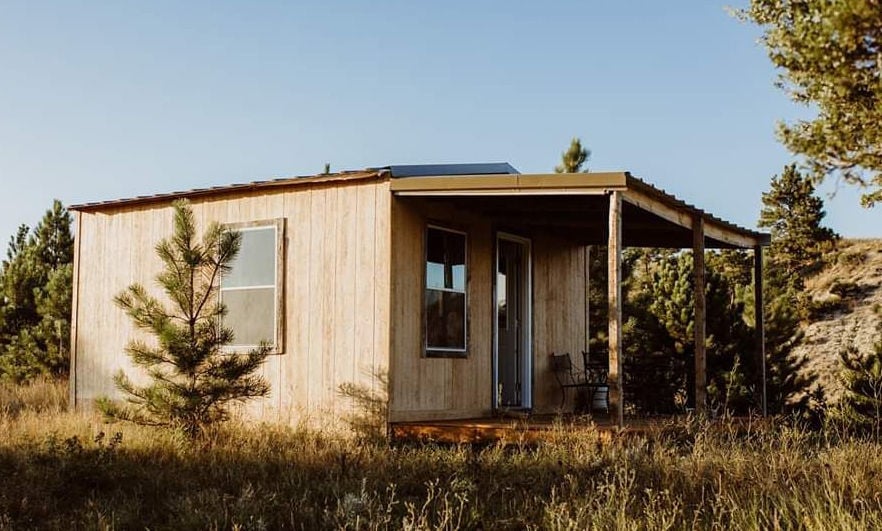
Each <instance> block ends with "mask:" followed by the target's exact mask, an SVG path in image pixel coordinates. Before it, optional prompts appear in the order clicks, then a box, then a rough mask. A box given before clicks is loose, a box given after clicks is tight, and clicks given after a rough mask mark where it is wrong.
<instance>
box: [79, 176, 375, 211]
mask: <svg viewBox="0 0 882 531" xmlns="http://www.w3.org/2000/svg"><path fill="white" fill-rule="evenodd" d="M368 179H389V172H388V170H380V171H353V172H341V173H332V174H329V175H315V176H305V177H285V178H282V179H273V180H270V181H254V182H250V183H241V184H231V185H226V186H213V187H211V188H197V189H195V190H186V191H180V192H170V193H165V194H155V195H142V196H138V197H130V198H125V199H115V200H112V201H97V202H93V203H83V204H79V205H72V206H70V207H68V209H69V210H74V211H79V212H91V211H98V210H104V209H110V208H116V207H128V206H140V205H147V204H151V203H162V202H167V201H173V200H176V199H185V198H186V199H195V198H203V197H211V196H223V195H229V194H237V193H243V192H252V191H267V192H268V191H273V190H276V189H282V188H290V187H297V186H307V185H311V184H322V183H333V182H350V181H362V180H368Z"/></svg>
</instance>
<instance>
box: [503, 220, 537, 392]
mask: <svg viewBox="0 0 882 531" xmlns="http://www.w3.org/2000/svg"><path fill="white" fill-rule="evenodd" d="M496 242H497V247H496V249H497V251H496V252H497V255H496V289H495V292H496V311H495V314H496V382H495V384H496V390H495V391H496V397H495V399H496V400H495V402H496V407H505V408H511V407H515V408H517V407H530V406H531V400H530V352H529V350H530V342H529V324H530V318H529V243H528V242H527V241H521V240H520V239H515V238H513V237H505V236H502V235H500V236H499V237H498V238H497V241H496Z"/></svg>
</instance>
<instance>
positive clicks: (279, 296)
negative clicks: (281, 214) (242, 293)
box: [218, 218, 285, 354]
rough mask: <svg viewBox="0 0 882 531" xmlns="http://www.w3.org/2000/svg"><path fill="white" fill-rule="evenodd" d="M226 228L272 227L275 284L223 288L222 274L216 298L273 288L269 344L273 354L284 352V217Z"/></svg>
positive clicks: (243, 348)
mask: <svg viewBox="0 0 882 531" xmlns="http://www.w3.org/2000/svg"><path fill="white" fill-rule="evenodd" d="M224 228H225V229H226V230H229V231H232V232H240V233H241V232H250V231H257V230H266V229H274V231H275V235H276V245H275V248H274V251H275V252H274V257H273V259H274V260H275V268H274V271H275V284H274V285H269V284H267V285H253V286H237V287H233V288H224V284H223V275H221V278H220V282H219V289H218V298H219V300H220V302H221V303H223V294H224V292H225V291H238V290H246V289H260V288H269V287H273V288H275V305H274V306H275V307H274V308H273V329H274V332H275V333H274V335H275V337H274V338H273V342H272V344H271V345H270V348H271V352H272V353H273V354H282V353H284V352H285V294H284V292H285V263H284V262H285V218H276V219H266V220H259V221H249V222H243V223H227V224H224ZM258 346H259V345H226V346H225V347H224V350H225V351H227V352H244V351H248V350H252V349H254V348H257V347H258Z"/></svg>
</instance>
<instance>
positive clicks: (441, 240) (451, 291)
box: [425, 226, 467, 357]
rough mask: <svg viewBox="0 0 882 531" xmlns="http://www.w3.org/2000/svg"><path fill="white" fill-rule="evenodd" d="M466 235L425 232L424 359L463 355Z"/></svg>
mask: <svg viewBox="0 0 882 531" xmlns="http://www.w3.org/2000/svg"><path fill="white" fill-rule="evenodd" d="M466 278H467V275H466V234H465V233H463V232H458V231H453V230H449V229H442V228H439V227H431V226H430V227H428V228H427V229H426V295H425V305H426V307H425V314H426V355H427V356H435V357H451V356H453V357H460V356H465V355H466V323H467V320H466Z"/></svg>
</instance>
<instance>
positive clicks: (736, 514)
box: [0, 383, 882, 530]
mask: <svg viewBox="0 0 882 531" xmlns="http://www.w3.org/2000/svg"><path fill="white" fill-rule="evenodd" d="M65 397H66V388H65V387H64V386H63V385H60V384H53V383H40V384H36V385H34V386H31V387H26V388H21V387H9V386H6V387H4V386H2V384H0V529H30V528H35V527H38V528H60V529H96V528H97V529H105V528H119V529H129V528H150V529H164V528H172V529H281V528H294V529H300V528H303V529H385V528H396V529H397V528H406V529H478V528H483V529H523V528H543V529H544V528H549V529H590V528H594V529H683V528H696V527H697V528H726V529H728V528H735V529H774V528H788V529H794V528H795V529H825V530H827V529H872V528H882V446H880V444H878V443H874V442H868V441H858V440H848V439H845V438H842V437H839V436H837V435H836V433H833V432H831V431H830V430H828V431H826V432H812V431H808V430H804V429H799V428H796V427H793V426H791V425H788V424H787V423H780V424H777V425H769V426H765V427H763V428H758V429H754V430H750V431H748V432H746V433H738V432H737V430H735V429H734V428H733V427H729V426H726V425H725V424H722V425H716V426H707V425H702V424H700V423H698V422H694V421H688V422H683V423H681V424H679V425H671V427H670V428H669V429H667V430H666V431H665V432H664V433H662V434H659V435H658V436H655V437H652V438H630V439H626V440H616V441H613V442H612V443H609V444H603V443H601V441H600V439H599V437H597V436H596V435H595V434H592V433H591V432H586V433H584V434H581V435H580V436H578V437H574V436H571V435H567V434H565V433H564V432H563V431H561V433H560V436H559V437H557V438H556V439H555V440H552V441H551V442H549V443H547V444H544V445H542V446H540V447H535V448H526V447H500V446H489V447H484V448H472V447H467V446H463V447H439V446H432V445H404V446H393V447H389V446H386V445H383V444H377V443H365V442H360V443H359V442H356V441H354V440H352V439H347V438H344V437H340V436H330V435H322V434H319V433H310V432H307V431H305V430H296V429H292V428H281V427H272V426H252V427H246V426H242V425H231V426H228V427H226V428H224V429H222V430H220V431H218V432H217V433H215V434H213V435H212V438H211V441H210V444H208V445H193V444H191V443H189V442H187V441H186V440H184V439H182V438H180V437H176V436H175V435H174V434H170V433H167V432H163V431H157V430H153V429H145V428H140V427H133V426H128V425H113V426H108V425H105V424H103V423H102V421H101V420H100V419H99V418H97V417H93V416H85V415H76V414H71V413H68V412H67V411H66V399H65Z"/></svg>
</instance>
